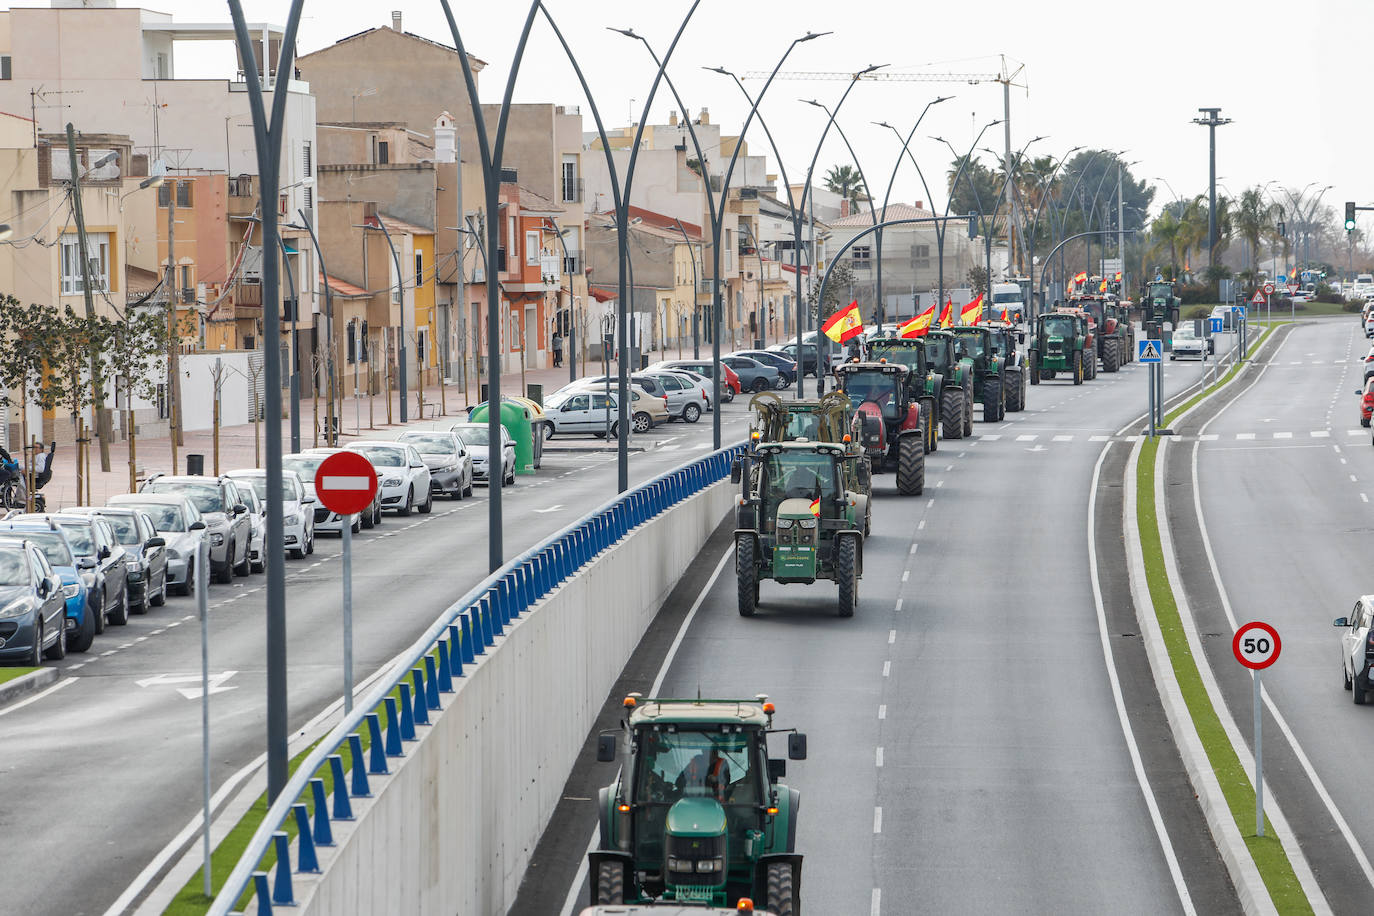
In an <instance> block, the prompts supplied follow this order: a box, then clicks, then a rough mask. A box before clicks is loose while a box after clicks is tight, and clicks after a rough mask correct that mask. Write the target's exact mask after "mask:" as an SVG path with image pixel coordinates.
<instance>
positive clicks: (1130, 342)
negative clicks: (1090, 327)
mask: <svg viewBox="0 0 1374 916" xmlns="http://www.w3.org/2000/svg"><path fill="white" fill-rule="evenodd" d="M1069 305H1071V306H1073V307H1074V308H1079V309H1082V310H1083V311H1085V312H1087V313H1088V314H1089V315H1091V316H1092V317H1093V321H1094V322H1095V323H1096V325H1097V332H1096V334H1094V335H1093V336H1094V337H1095V339H1096V343H1097V356H1098V357H1100V358H1101V360H1102V371H1103V372H1116V371H1117V370H1118V369H1120V368H1121V367H1122V366H1123V365H1125V364H1126V363H1128V362H1130V361H1131V359H1132V358H1133V357H1134V356H1135V325H1134V324H1133V323H1132V322H1131V316H1130V310H1129V309H1128V308H1127V307H1126V306H1124V305H1122V304H1121V303H1120V302H1118V301H1117V300H1116V298H1115V297H1113V296H1110V295H1108V296H1082V297H1079V298H1077V299H1070V300H1069Z"/></svg>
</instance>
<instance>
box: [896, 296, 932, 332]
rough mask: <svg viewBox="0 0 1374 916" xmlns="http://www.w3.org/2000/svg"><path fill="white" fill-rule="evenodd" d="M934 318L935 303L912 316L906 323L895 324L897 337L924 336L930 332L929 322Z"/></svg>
mask: <svg viewBox="0 0 1374 916" xmlns="http://www.w3.org/2000/svg"><path fill="white" fill-rule="evenodd" d="M934 320H935V303H934V302H932V303H931V304H930V308H928V309H926V310H925V311H924V312H922V313H921V314H919V315H917V316H916V317H915V318H912V319H911V320H910V321H908V322H907V323H906V324H902V325H898V326H897V336H898V337H925V336H926V334H928V333H929V332H930V325H931V322H933V321H934Z"/></svg>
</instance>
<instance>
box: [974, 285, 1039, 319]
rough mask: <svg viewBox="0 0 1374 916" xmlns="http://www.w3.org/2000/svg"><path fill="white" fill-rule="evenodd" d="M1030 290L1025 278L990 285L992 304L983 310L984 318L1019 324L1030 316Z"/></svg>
mask: <svg viewBox="0 0 1374 916" xmlns="http://www.w3.org/2000/svg"><path fill="white" fill-rule="evenodd" d="M1030 290H1031V281H1030V279H1029V278H1027V277H1018V278H1016V279H1015V280H1012V281H1010V282H1007V283H994V284H992V302H991V303H989V305H988V307H987V308H986V309H984V317H986V318H989V319H1000V320H1003V321H1009V322H1011V323H1012V324H1020V323H1021V322H1023V321H1025V320H1026V316H1027V315H1029V314H1030V310H1031V309H1030V301H1031V300H1030Z"/></svg>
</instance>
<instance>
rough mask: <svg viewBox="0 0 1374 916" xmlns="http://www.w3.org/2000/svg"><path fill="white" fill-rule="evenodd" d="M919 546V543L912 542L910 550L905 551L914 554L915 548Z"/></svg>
mask: <svg viewBox="0 0 1374 916" xmlns="http://www.w3.org/2000/svg"><path fill="white" fill-rule="evenodd" d="M919 546H920V545H919V544H912V545H911V550H909V551H907V552H908V553H911V554H915V553H916V548H917V547H919Z"/></svg>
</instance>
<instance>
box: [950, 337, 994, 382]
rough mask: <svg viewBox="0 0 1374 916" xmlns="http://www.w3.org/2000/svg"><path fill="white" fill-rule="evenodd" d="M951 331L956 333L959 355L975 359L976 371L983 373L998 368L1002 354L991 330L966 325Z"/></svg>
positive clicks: (974, 366) (955, 338)
mask: <svg viewBox="0 0 1374 916" xmlns="http://www.w3.org/2000/svg"><path fill="white" fill-rule="evenodd" d="M951 333H953V335H954V340H955V342H956V343H955V345H956V346H957V347H958V351H959V355H960V356H964V357H967V358H968V359H971V360H973V368H974V371H975V372H977V373H979V374H980V375H981V374H982V373H985V372H987V371H989V369H995V368H996V363H997V362H999V360H1000V356H999V354H998V352H997V345H996V343H995V342H994V341H993V339H992V332H991V331H989V330H988V329H987V328H984V327H977V326H964V327H957V328H953V329H952V331H951Z"/></svg>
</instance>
